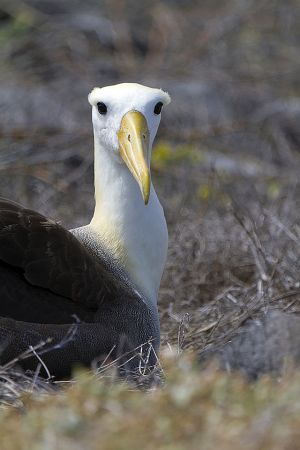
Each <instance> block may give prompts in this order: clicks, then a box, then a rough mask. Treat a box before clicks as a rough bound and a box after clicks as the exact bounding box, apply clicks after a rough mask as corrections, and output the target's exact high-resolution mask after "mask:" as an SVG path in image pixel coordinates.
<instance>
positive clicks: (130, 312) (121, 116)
mask: <svg viewBox="0 0 300 450" xmlns="http://www.w3.org/2000/svg"><path fill="white" fill-rule="evenodd" d="M89 102H90V104H91V106H92V121H93V128H94V150H95V211H94V215H93V218H92V220H91V223H90V224H89V225H86V226H83V227H80V228H75V229H73V230H70V231H68V230H66V229H64V228H63V227H62V226H60V225H59V224H57V223H55V222H53V221H52V220H49V219H47V218H45V217H44V216H42V215H41V214H39V213H37V212H35V211H32V210H29V209H26V208H24V207H22V206H20V205H18V204H17V203H14V202H12V201H10V200H7V199H4V198H0V341H1V352H0V362H1V363H6V362H8V361H9V360H11V359H12V358H14V357H16V356H18V355H19V354H20V353H21V352H24V351H26V350H27V349H28V348H29V347H30V346H36V345H38V344H39V343H40V342H41V341H43V340H44V341H45V340H46V339H47V338H51V339H52V344H51V346H52V350H51V351H48V352H44V353H43V349H42V350H41V351H40V354H42V353H43V354H42V359H43V361H44V363H45V364H46V366H47V368H48V370H49V371H50V373H51V374H52V375H55V376H57V377H61V376H67V375H69V374H70V370H71V368H72V366H73V365H74V364H76V363H77V364H78V363H79V364H84V365H90V364H91V363H92V361H94V360H95V359H97V358H105V357H106V356H107V355H109V357H110V358H111V359H114V358H116V357H118V356H119V355H121V354H124V358H125V356H126V355H129V356H128V357H127V359H128V362H127V363H126V364H125V366H124V367H125V368H126V371H127V372H128V371H134V370H136V369H137V367H138V366H140V365H141V356H142V361H143V360H145V359H147V361H148V365H150V366H151V365H152V364H154V363H155V352H156V351H157V350H158V348H159V340H160V332H159V318H158V312H157V296H158V289H159V285H160V281H161V276H162V272H163V269H164V265H165V260H166V253H167V244H168V232H167V226H166V221H165V217H164V212H163V209H162V207H161V204H160V202H159V200H158V198H157V195H156V192H155V190H154V187H153V184H152V182H151V176H150V159H151V149H152V144H153V140H154V138H155V135H156V132H157V129H158V126H159V122H160V119H161V110H162V107H163V106H164V105H167V104H168V103H169V102H170V97H169V95H168V94H167V93H166V92H163V91H162V90H161V89H153V88H149V87H145V86H142V85H140V84H134V83H123V84H118V85H115V86H107V87H103V88H95V89H93V91H92V92H91V93H90V94H89ZM74 318H75V319H74ZM74 321H76V323H75V325H74ZM72 324H73V325H72ZM70 330H71V331H70ZM150 341H151V345H149V344H147V343H149V342H150ZM143 344H145V345H143ZM139 346H142V347H141V349H142V350H141V351H140V352H139V353H140V356H135V357H133V358H132V356H133V353H130V352H132V351H134V349H136V348H138V347H139ZM37 353H39V351H37ZM137 353H138V352H136V354H137ZM21 364H22V366H23V367H24V368H25V369H31V370H35V369H36V366H37V364H38V359H37V358H36V357H35V356H30V357H29V358H27V359H25V360H23V361H21Z"/></svg>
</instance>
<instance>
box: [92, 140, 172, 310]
mask: <svg viewBox="0 0 300 450" xmlns="http://www.w3.org/2000/svg"><path fill="white" fill-rule="evenodd" d="M95 200H96V206H95V212H94V216H93V218H92V221H91V223H90V227H91V228H93V231H96V233H97V234H98V236H99V239H100V240H101V243H102V244H103V245H104V246H105V247H106V248H107V250H108V251H109V252H110V253H111V254H112V256H113V257H114V258H115V260H116V261H118V263H119V264H120V265H121V267H123V268H124V270H125V271H126V273H127V274H128V276H129V277H130V279H131V280H132V281H133V283H134V284H135V285H136V286H137V288H138V289H140V290H141V292H142V293H143V294H144V295H146V297H147V298H148V299H149V300H150V301H151V302H152V303H156V301H157V295H158V289H159V285H160V281H161V277H162V273H163V269H164V266H165V261H166V256H167V247H168V230H167V225H166V221H165V216H164V212H163V209H162V206H161V204H160V203H159V200H158V198H157V195H156V192H155V190H154V187H153V185H152V184H151V192H150V199H149V203H148V205H147V206H145V204H144V202H143V198H142V194H141V192H140V189H139V186H138V184H137V182H136V181H135V179H134V178H133V176H132V174H131V173H130V172H129V170H128V168H127V166H126V165H125V164H123V163H120V162H119V161H118V160H117V158H115V157H114V155H112V154H110V153H109V151H108V150H107V149H105V148H102V147H101V145H100V143H99V140H98V138H97V137H95Z"/></svg>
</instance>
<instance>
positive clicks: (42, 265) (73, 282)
mask: <svg viewBox="0 0 300 450" xmlns="http://www.w3.org/2000/svg"><path fill="white" fill-rule="evenodd" d="M0 262H2V265H0V278H1V274H2V278H3V279H5V280H7V282H6V284H7V285H8V286H7V290H10V292H9V293H7V290H6V292H4V293H3V290H2V292H1V299H0V316H1V315H3V314H2V311H1V304H2V302H3V295H4V296H5V295H6V297H7V298H8V297H9V298H10V299H11V303H12V308H15V307H16V304H17V305H18V308H22V304H21V302H22V301H21V297H22V296H23V293H24V292H25V290H26V289H29V290H30V294H29V296H31V298H33V297H34V299H33V300H32V305H34V308H38V307H39V300H40V299H42V298H43V299H47V305H48V307H50V310H51V299H53V304H54V303H55V305H57V304H58V303H59V301H61V302H62V304H63V305H64V304H65V305H66V306H65V307H66V309H67V310H68V311H69V310H70V311H71V312H72V311H73V310H74V312H75V313H76V311H77V309H76V308H73V309H72V307H70V302H71V305H72V303H73V304H74V303H75V304H76V305H77V306H78V308H79V310H80V308H81V309H82V310H89V311H90V310H94V311H95V310H97V309H98V307H99V305H100V304H101V302H102V301H103V300H107V299H110V298H112V297H113V296H114V295H115V294H116V293H117V291H118V290H119V289H120V285H119V282H118V281H117V280H116V279H115V278H114V277H113V275H112V274H111V273H110V272H109V271H108V270H107V269H106V268H105V265H104V264H101V261H98V260H96V258H95V257H94V256H93V255H91V254H90V253H89V252H88V251H87V250H86V249H85V247H84V246H83V245H82V244H81V243H80V242H79V241H78V240H77V239H76V238H75V237H74V236H73V235H72V234H71V233H70V232H69V231H67V230H66V229H64V228H63V227H62V226H60V225H59V224H57V223H55V222H53V221H51V220H49V219H47V218H45V217H44V216H42V215H41V214H39V213H37V212H35V211H31V210H29V209H26V208H23V207H22V206H20V205H18V204H16V203H14V202H12V201H9V200H6V199H3V198H1V197H0ZM12 275H13V277H14V280H15V282H13V281H12V280H10V277H12ZM21 281H22V282H23V285H22V284H20V282H21ZM3 283H4V282H3ZM3 283H2V284H3ZM24 283H26V284H24ZM14 284H15V286H13V285H14ZM21 286H23V287H21ZM34 288H35V289H34ZM37 288H39V289H37ZM19 297H20V300H19ZM7 298H6V304H7V302H8V300H7ZM60 299H61V300H60ZM64 299H66V301H65V303H64ZM13 304H14V305H13ZM49 305H50V306H49ZM67 306H68V307H67ZM40 307H41V308H44V307H45V305H44V304H43V302H42V301H41V306H40ZM26 308H27V306H26ZM63 308H64V307H62V309H63ZM8 309H9V308H8ZM20 315H21V318H20ZM11 316H12V317H14V315H13V314H12V315H11ZM38 316H39V315H38ZM16 318H18V319H19V320H25V319H24V318H23V317H22V313H20V314H19V315H18V317H16ZM52 321H53V319H52Z"/></svg>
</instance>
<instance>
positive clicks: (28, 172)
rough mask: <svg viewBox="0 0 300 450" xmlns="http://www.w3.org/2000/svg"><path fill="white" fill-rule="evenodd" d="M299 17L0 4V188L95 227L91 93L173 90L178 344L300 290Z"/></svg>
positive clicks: (168, 298) (238, 9) (207, 337)
mask: <svg viewBox="0 0 300 450" xmlns="http://www.w3.org/2000/svg"><path fill="white" fill-rule="evenodd" d="M299 20H300V8H299V0H286V1H280V0H278V1H276V0H239V1H238V0H197V1H195V0H193V1H192V0H165V1H156V0H151V1H148V0H145V1H137V0H136V1H134V0H107V1H99V0H98V1H96V0H86V1H85V2H82V1H79V0H78V1H77V0H64V1H61V0H60V1H59V0H23V1H22V0H0V64H1V66H0V82H1V83H0V194H1V195H2V196H6V197H9V198H10V199H12V200H15V201H18V202H20V203H22V204H24V205H26V206H28V207H30V208H34V209H37V210H39V211H41V212H42V213H44V214H46V215H48V216H50V217H51V218H53V219H55V220H58V221H59V222H60V223H62V224H63V225H65V226H67V227H76V226H80V225H83V224H86V223H87V222H89V220H90V218H91V214H92V211H93V207H94V202H93V137H92V126H91V113H90V106H89V105H88V102H87V95H88V93H89V92H90V90H91V89H92V88H93V87H94V86H100V87H101V86H104V85H110V84H115V83H118V82H140V83H142V84H145V85H149V86H153V87H161V88H163V89H164V90H166V91H168V92H169V93H170V95H171V97H172V103H171V104H170V105H169V106H168V107H167V108H166V109H165V110H164V111H163V118H162V124H161V127H160V130H159V135H158V138H157V140H156V143H155V146H154V150H153V160H152V174H153V178H154V183H155V185H156V187H157V191H158V193H159V197H160V199H161V201H162V203H163V206H164V208H165V212H166V216H167V220H168V223H169V232H170V249H169V258H168V265H167V268H166V272H165V276H164V279H163V283H162V289H161V294H160V309H161V317H162V330H163V341H164V340H165V341H168V342H169V343H171V344H172V343H173V344H174V345H178V346H179V347H180V348H184V347H185V346H187V347H190V346H191V347H197V348H200V349H201V348H204V347H205V346H206V345H207V344H208V343H209V342H211V341H212V340H213V339H217V338H218V339H221V338H222V336H224V332H226V330H227V331H228V324H229V323H230V324H231V326H233V325H232V324H234V326H238V324H240V323H241V320H242V319H241V318H245V317H246V316H245V315H246V314H250V313H251V314H253V313H254V312H255V311H256V310H257V309H258V308H261V307H262V303H261V299H262V298H263V299H264V302H269V303H270V304H274V299H276V307H278V305H279V304H280V305H281V303H280V302H283V303H284V302H285V294H282V293H286V292H294V291H297V289H298V288H299V286H300V284H299V281H300V278H299V275H298V274H299V273H300V270H299V269H300V267H299V263H298V261H299V259H300V258H299V242H300V241H299V237H300V222H299V214H300V207H299V193H300V189H299V169H300V154H299V150H300V130H299V120H300V76H299V73H300V57H299V45H300V27H299V23H300V22H299ZM280 296H281V297H280ZM258 299H260V300H259V301H258ZM288 301H290V299H289V300H288ZM251 305H252V306H253V307H252V306H251ZM264 305H265V303H264ZM288 305H289V303H284V304H283V307H284V308H287V307H288V308H294V310H295V311H297V302H294V303H293V305H290V306H288ZM251 308H252V309H251ZM249 311H250V312H249ZM229 316H230V319H229V318H228V317H229ZM243 320H244V319H243ZM178 330H179V331H180V332H179V331H178ZM179 341H180V342H179Z"/></svg>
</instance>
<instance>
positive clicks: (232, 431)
mask: <svg viewBox="0 0 300 450" xmlns="http://www.w3.org/2000/svg"><path fill="white" fill-rule="evenodd" d="M164 367H165V371H166V376H167V383H166V384H165V386H164V388H163V389H158V390H152V391H150V392H148V394H145V393H143V392H140V391H136V390H134V391H133V390H131V389H129V388H128V386H126V385H123V384H118V385H116V384H113V385H112V384H111V382H110V380H109V379H102V380H97V379H95V378H94V377H92V376H90V375H88V374H85V373H78V374H77V382H76V384H74V385H72V386H70V387H69V388H67V389H65V390H63V391H61V392H60V393H59V394H58V395H46V396H45V395H38V396H36V395H32V396H30V397H27V398H24V399H23V402H24V407H23V413H22V411H20V410H17V409H6V410H3V411H2V412H1V416H2V421H1V448H2V449H3V450H12V449H13V450H15V449H23V448H30V449H32V450H35V449H41V448H43V449H46V448H49V449H50V448H51V449H64V450H67V449H69V448H70V449H71V448H72V449H75V450H76V449H82V448H85V449H99V448H101V449H124V450H127V449H129V448H130V449H133V450H134V449H140V448H143V449H149V450H150V449H153V448H158V449H163V450H165V449H172V450H173V449H178V450H179V449H180V450H181V449H186V448H189V449H195V450H196V449H197V450H198V449H199V448H201V449H203V450H206V449H212V448H216V447H219V448H222V449H224V450H226V449H228V450H229V449H235V448H236V449H240V448H244V449H249V450H250V449H251V450H258V449H278V450H282V449H290V450H292V449H293V450H295V449H297V448H299V438H300V435H299V413H300V404H299V394H300V392H299V389H300V388H299V381H300V380H299V374H295V373H294V374H292V375H290V376H288V377H286V378H285V379H284V380H281V382H280V383H279V382H277V381H274V380H270V379H266V378H265V379H261V380H260V381H259V382H258V383H256V384H255V385H249V384H248V383H247V382H246V381H245V380H244V379H242V378H241V377H239V376H237V375H229V374H224V373H220V372H218V371H217V370H216V368H215V367H210V368H209V369H206V370H205V371H204V372H202V373H201V376H200V374H199V372H198V370H197V369H195V367H194V365H193V363H192V362H191V360H190V359H189V358H186V357H185V358H183V357H181V358H179V359H176V360H174V357H172V358H170V357H167V358H166V357H165V360H164ZM16 429H17V430H18V432H16Z"/></svg>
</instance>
